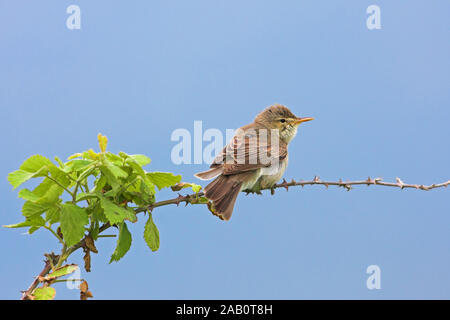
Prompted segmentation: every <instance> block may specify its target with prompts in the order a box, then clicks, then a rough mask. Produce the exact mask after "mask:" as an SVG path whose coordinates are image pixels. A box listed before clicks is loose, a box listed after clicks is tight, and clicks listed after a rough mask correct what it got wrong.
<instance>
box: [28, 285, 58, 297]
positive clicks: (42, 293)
mask: <svg viewBox="0 0 450 320" xmlns="http://www.w3.org/2000/svg"><path fill="white" fill-rule="evenodd" d="M55 295H56V290H55V288H52V287H44V288H37V289H35V290H34V291H33V296H34V300H53V299H54V298H55Z"/></svg>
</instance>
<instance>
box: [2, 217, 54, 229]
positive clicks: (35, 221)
mask: <svg viewBox="0 0 450 320" xmlns="http://www.w3.org/2000/svg"><path fill="white" fill-rule="evenodd" d="M44 224H45V221H44V219H43V218H42V217H41V216H31V217H27V218H26V220H25V221H23V222H20V223H16V224H8V225H6V226H3V227H5V228H24V227H38V228H40V227H42V226H43V225H44Z"/></svg>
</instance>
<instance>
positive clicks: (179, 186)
mask: <svg viewBox="0 0 450 320" xmlns="http://www.w3.org/2000/svg"><path fill="white" fill-rule="evenodd" d="M189 187H190V188H192V191H194V192H195V193H198V192H199V191H200V190H201V189H202V186H200V185H198V184H195V183H188V182H180V183H177V184H176V185H174V186H172V187H170V188H171V189H172V191H179V190H181V189H184V188H189Z"/></svg>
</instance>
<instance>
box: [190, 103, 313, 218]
mask: <svg viewBox="0 0 450 320" xmlns="http://www.w3.org/2000/svg"><path fill="white" fill-rule="evenodd" d="M310 120H313V118H299V117H296V116H295V115H294V114H293V113H292V112H291V111H290V110H289V109H288V108H287V107H285V106H283V105H280V104H274V105H272V106H270V107H268V108H266V109H265V110H264V111H262V112H261V113H259V114H258V115H257V116H256V118H255V120H254V121H253V123H251V124H248V125H245V126H243V127H241V128H239V129H238V130H236V133H235V135H234V137H233V138H232V139H231V141H230V143H229V144H228V145H226V146H225V147H224V148H223V150H222V152H221V153H220V154H219V155H217V156H216V158H215V159H214V161H213V162H212V164H211V166H210V168H211V169H209V170H207V171H204V172H199V173H197V174H195V176H196V177H197V178H199V179H201V180H210V179H212V178H215V177H217V178H216V179H215V180H214V181H212V182H211V183H210V184H208V185H207V186H206V187H205V196H206V198H208V199H209V200H211V201H212V204H213V205H212V209H213V212H214V213H215V214H216V215H217V216H218V217H219V218H220V219H222V220H230V218H231V214H232V213H233V208H234V204H235V202H236V198H237V196H238V194H239V192H240V191H247V192H256V193H259V192H260V190H261V189H264V188H271V187H272V186H273V185H274V184H276V183H277V182H278V181H279V180H280V179H281V177H282V176H283V173H284V171H285V170H286V167H287V164H288V152H287V146H288V144H289V142H290V141H291V140H292V139H293V138H294V137H295V135H296V134H297V128H298V125H299V124H300V123H302V122H306V121H310Z"/></svg>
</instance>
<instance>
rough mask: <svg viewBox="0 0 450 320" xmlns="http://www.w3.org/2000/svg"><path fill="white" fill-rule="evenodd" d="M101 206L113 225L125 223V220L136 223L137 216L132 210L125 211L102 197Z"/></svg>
mask: <svg viewBox="0 0 450 320" xmlns="http://www.w3.org/2000/svg"><path fill="white" fill-rule="evenodd" d="M100 205H101V207H102V208H103V211H104V213H105V216H106V219H108V221H109V222H110V223H111V224H112V225H113V224H117V223H121V222H123V221H124V220H125V219H127V220H129V221H131V222H135V221H136V220H137V218H136V214H135V213H134V211H133V210H132V209H130V208H128V209H125V208H123V207H120V206H118V205H117V204H115V203H114V202H112V201H110V200H109V199H107V198H106V197H103V196H100Z"/></svg>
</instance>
